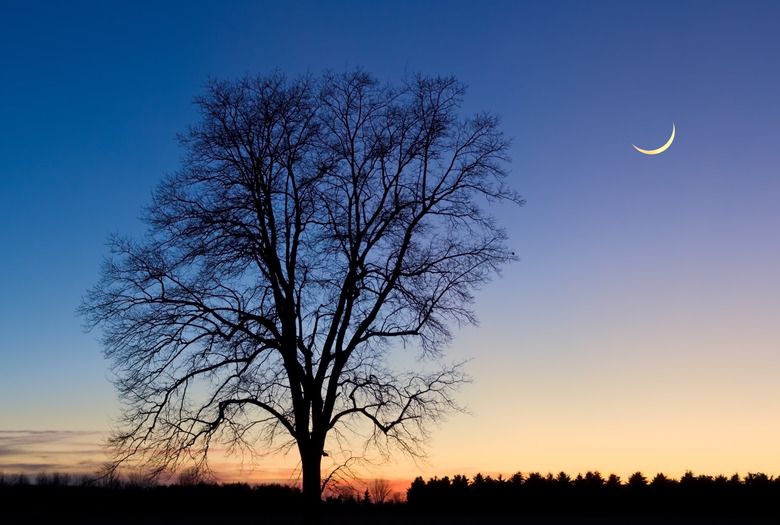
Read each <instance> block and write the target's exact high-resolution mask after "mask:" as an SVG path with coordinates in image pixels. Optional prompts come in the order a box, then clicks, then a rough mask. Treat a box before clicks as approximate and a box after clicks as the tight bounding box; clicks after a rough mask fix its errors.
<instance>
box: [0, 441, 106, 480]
mask: <svg viewBox="0 0 780 525" xmlns="http://www.w3.org/2000/svg"><path fill="white" fill-rule="evenodd" d="M103 438H104V433H103V432H97V431H89V430H0V471H5V472H21V473H26V474H30V473H37V472H43V471H47V472H71V473H77V472H78V473H86V472H93V471H95V470H96V469H97V468H99V466H100V465H101V464H102V463H103V460H104V451H103V448H102V447H101V446H100V444H101V442H102V441H103Z"/></svg>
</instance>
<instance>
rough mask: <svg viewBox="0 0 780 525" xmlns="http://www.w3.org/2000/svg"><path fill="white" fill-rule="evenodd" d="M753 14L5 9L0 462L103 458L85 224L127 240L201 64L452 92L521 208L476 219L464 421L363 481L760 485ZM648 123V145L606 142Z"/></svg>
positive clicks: (61, 463) (0, 72)
mask: <svg viewBox="0 0 780 525" xmlns="http://www.w3.org/2000/svg"><path fill="white" fill-rule="evenodd" d="M778 22H780V3H777V2H722V1H706V2H696V1H689V2H652V3H645V2H626V1H618V2H575V1H569V2H553V1H544V2H520V1H512V2H509V1H507V2H458V1H450V2H444V1H437V2H434V1H428V2H425V1H423V2H419V1H418V2H386V3H379V2H357V1H355V2H242V1H230V2H207V1H197V2H190V1H186V2H184V1H182V2H144V1H132V2H102V1H101V2H85V1H74V2H55V1H51V2H35V1H29V2H14V3H10V2H5V3H3V4H2V6H1V7H0V49H2V52H0V224H2V226H1V229H0V313H2V315H0V400H2V401H0V470H2V471H6V472H17V471H28V472H29V471H35V470H40V469H45V470H48V471H52V470H71V471H76V470H82V471H83V470H89V469H91V468H93V467H94V466H95V465H97V464H99V462H100V461H101V456H100V452H99V450H100V449H99V446H98V444H99V442H100V438H101V435H102V434H103V433H104V432H105V431H107V430H108V428H109V422H110V418H111V417H112V415H113V414H115V413H116V410H117V407H118V404H117V402H116V400H115V394H114V391H113V388H112V386H111V385H110V383H109V382H108V380H107V377H108V369H107V365H106V362H104V361H103V359H102V356H101V353H100V348H99V346H98V344H97V342H96V339H97V335H98V334H95V333H91V334H85V333H83V331H82V328H81V320H80V319H79V318H77V317H76V315H75V313H74V310H75V308H76V307H77V306H78V303H79V301H80V298H81V296H82V294H83V293H84V292H85V291H86V290H87V289H88V288H89V287H91V286H92V285H93V284H94V283H95V282H96V280H97V277H98V268H99V265H100V262H101V260H102V258H103V257H104V256H106V255H107V248H106V245H105V239H106V237H107V234H108V233H110V232H122V233H128V234H136V233H139V232H141V231H142V229H143V226H142V224H141V223H140V222H139V221H138V219H137V217H138V215H139V214H140V210H141V207H142V206H143V205H144V204H146V203H147V202H148V201H149V198H150V195H151V192H152V189H153V188H154V187H155V186H156V184H157V182H158V181H159V180H160V178H161V176H162V175H163V174H165V173H169V172H171V171H174V170H176V169H177V167H178V159H179V156H180V155H181V153H182V152H181V150H180V149H179V147H178V145H177V143H176V141H175V134H176V133H177V132H180V131H183V130H184V128H185V127H186V126H187V125H188V124H189V123H192V122H194V121H195V119H196V118H197V115H196V112H195V110H194V107H193V106H192V105H191V103H190V102H191V100H192V97H193V96H194V95H196V94H197V93H199V92H200V90H201V87H202V86H203V84H204V82H205V80H206V78H207V77H208V76H213V77H217V78H234V77H237V76H241V75H243V74H245V73H267V72H269V71H271V70H272V69H273V68H280V69H281V70H282V71H284V72H286V73H288V74H290V75H296V74H298V73H305V72H307V71H309V72H312V73H314V74H319V73H320V72H322V71H323V70H324V69H333V70H337V71H343V70H345V69H352V68H354V67H356V66H362V67H364V68H365V69H366V70H368V71H370V72H372V73H373V74H374V75H376V76H377V77H378V78H380V79H382V80H388V81H397V80H399V79H400V78H401V77H402V76H403V75H404V73H405V72H418V71H419V72H422V73H424V74H428V75H436V74H442V75H455V76H456V77H458V78H459V79H460V80H461V81H463V82H464V83H466V84H467V85H468V86H469V91H468V93H467V96H466V103H465V109H466V110H467V111H477V110H483V109H486V110H491V111H494V112H497V113H499V114H500V115H502V117H503V129H504V130H505V132H506V133H507V134H508V135H509V136H511V137H513V138H514V143H513V146H512V148H511V155H512V157H513V163H512V166H511V169H512V174H511V182H512V185H513V186H514V187H515V188H516V189H518V190H519V191H520V192H521V193H522V194H523V195H524V197H525V198H526V199H527V201H528V202H527V205H526V206H525V207H524V208H522V209H515V208H508V207H507V208H497V209H495V210H494V211H495V213H496V214H497V215H498V216H499V218H500V219H501V221H502V223H503V224H504V225H505V226H506V228H507V230H508V233H509V235H510V239H511V244H512V246H513V248H514V250H515V251H516V252H517V253H518V255H519V256H520V257H521V259H522V261H521V262H519V263H517V264H514V265H512V266H510V267H508V268H507V269H506V270H505V271H504V273H503V277H502V278H501V279H500V280H497V281H495V282H494V283H492V284H491V285H490V286H488V287H487V288H486V289H484V290H483V291H482V292H481V293H479V295H478V300H477V305H476V309H477V313H478V315H479V317H480V319H481V324H480V326H479V327H478V328H468V329H464V330H462V331H461V332H459V334H458V336H457V338H456V341H455V343H454V345H453V346H452V348H451V349H450V355H451V356H452V357H453V358H462V357H470V358H473V361H472V363H471V365H470V368H469V371H470V373H471V374H472V375H473V377H474V380H475V381H474V383H472V384H471V385H469V386H467V387H466V388H464V390H463V392H462V395H461V401H462V402H464V403H465V404H467V405H468V406H469V408H470V410H471V415H457V416H453V417H452V418H450V419H449V420H448V421H447V422H445V423H443V424H442V425H441V426H440V427H439V428H438V429H437V430H435V431H434V438H433V441H432V443H431V449H430V450H431V455H430V459H429V463H428V464H427V465H413V464H411V463H410V462H408V461H406V460H404V459H403V458H399V459H398V461H397V462H390V463H388V464H387V465H385V466H382V467H377V468H376V469H375V470H373V471H371V472H368V473H366V474H365V475H366V476H368V477H385V478H394V479H396V478H397V479H406V480H411V479H412V478H414V477H415V476H417V475H423V476H425V477H428V476H433V475H439V476H443V475H452V474H455V473H463V474H467V475H473V474H475V473H476V472H478V471H481V472H483V473H503V474H504V475H510V474H512V473H514V472H516V471H523V472H528V471H541V472H543V473H546V472H548V471H553V472H558V471H561V470H564V471H566V472H569V473H571V474H576V473H578V472H583V473H584V472H585V471H587V470H599V471H601V472H602V473H604V474H607V473H610V472H614V473H617V474H620V475H621V476H623V479H626V477H627V476H628V475H629V474H630V473H631V472H634V471H636V470H641V471H642V472H645V473H646V474H654V473H656V472H664V473H666V474H668V475H673V476H675V477H677V476H679V475H681V474H682V473H684V472H685V470H688V469H691V470H693V471H694V472H696V473H706V474H719V473H724V474H732V473H735V472H738V473H742V474H745V473H747V472H756V471H762V472H765V473H769V474H774V475H780V447H778V440H779V439H780V438H779V437H778V436H780V394H779V393H778V392H779V391H778V381H777V377H778V371H780V234H779V233H778V227H779V226H780V204H779V203H780V170H778V146H777V144H778V142H779V140H780V131H779V130H780V127H779V124H778V123H780V96H778V93H780V33H778V31H777V27H778ZM673 123H674V125H675V126H676V130H677V134H676V138H675V141H674V143H673V144H672V146H671V147H670V148H669V149H668V150H667V151H666V152H664V153H662V154H660V155H655V156H646V155H643V154H641V153H639V152H637V151H636V150H635V149H634V148H633V147H632V146H631V145H632V144H636V145H637V146H639V147H641V148H645V149H652V148H656V147H659V146H661V145H662V144H664V143H665V142H666V140H667V139H668V137H669V135H670V133H671V129H672V124H673ZM296 461H297V460H296V459H295V458H294V457H290V458H287V459H286V460H285V459H284V458H273V459H269V461H268V463H264V464H261V465H259V466H258V470H257V471H256V472H255V473H254V474H253V475H252V476H253V478H252V479H261V478H264V479H271V478H274V479H278V478H284V476H285V475H287V474H286V473H287V472H288V471H287V470H285V469H287V468H290V467H292V466H294V465H295V463H296ZM227 475H228V474H226V476H227ZM230 475H231V477H235V476H236V474H230ZM245 475H248V474H245Z"/></svg>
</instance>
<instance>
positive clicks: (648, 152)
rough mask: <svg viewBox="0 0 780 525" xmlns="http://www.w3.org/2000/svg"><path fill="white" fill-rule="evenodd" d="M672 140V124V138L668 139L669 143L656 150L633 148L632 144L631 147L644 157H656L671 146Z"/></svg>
mask: <svg viewBox="0 0 780 525" xmlns="http://www.w3.org/2000/svg"><path fill="white" fill-rule="evenodd" d="M673 140H674V124H672V136H671V137H669V141H668V142H667V143H666V144H664V145H663V146H661V147H660V148H658V149H640V148H637V147H636V146H634V145H633V144H631V145H632V146H634V147H635V148H636V150H637V151H638V152H640V153H644V154H645V155H658V154H659V153H661V152H663V151H666V148H668V147H669V146H671V145H672V141H673Z"/></svg>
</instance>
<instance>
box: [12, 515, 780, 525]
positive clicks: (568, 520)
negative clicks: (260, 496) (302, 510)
mask: <svg viewBox="0 0 780 525" xmlns="http://www.w3.org/2000/svg"><path fill="white" fill-rule="evenodd" d="M0 523H3V524H8V525H17V524H19V525H104V524H105V525H214V524H218V525H299V524H302V523H303V522H302V520H301V518H300V516H297V515H289V514H280V515H273V516H201V517H197V516H180V517H173V516H162V517H152V516H132V517H110V518H109V517H101V518H40V519H36V518H30V517H27V518H18V519H14V518H10V521H6V520H5V519H3V518H1V517H0ZM322 523H323V525H359V524H363V523H370V524H371V525H472V524H473V525H770V524H772V525H775V524H780V520H778V519H771V518H673V517H615V516H610V517H603V518H599V517H553V516H549V517H546V516H532V517H527V516H433V515H394V516H392V515H388V516H383V515H377V514H365V515H361V514H350V515H337V514H333V515H327V516H324V517H323V521H322Z"/></svg>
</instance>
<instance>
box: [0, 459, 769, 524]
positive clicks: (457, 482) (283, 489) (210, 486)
mask: <svg viewBox="0 0 780 525" xmlns="http://www.w3.org/2000/svg"><path fill="white" fill-rule="evenodd" d="M0 500H2V501H3V502H4V503H3V508H2V509H0V521H2V520H3V519H4V518H7V517H11V518H14V517H25V516H50V517H77V516H91V517H96V518H99V517H106V516H116V515H123V516H187V515H198V516H204V515H205V516H214V517H218V516H222V517H223V516H225V515H242V516H245V515H250V514H251V515H279V514H282V515H287V514H292V515H294V514H296V513H297V512H299V511H300V510H301V509H302V508H303V505H304V503H305V502H304V499H303V496H302V492H301V489H300V487H298V486H294V485H281V484H266V485H254V486H253V485H249V484H247V483H221V484H218V483H213V482H212V483H210V482H206V481H204V480H202V479H198V478H196V477H193V476H188V475H185V476H181V477H180V478H179V479H178V480H177V482H176V483H170V484H160V483H158V482H157V481H156V480H152V479H150V478H145V477H142V476H135V477H134V476H125V477H122V478H119V477H117V478H102V479H100V478H95V477H94V476H87V475H84V476H73V475H68V474H59V473H53V474H46V473H41V474H37V475H35V476H33V477H28V476H25V475H22V474H14V475H7V474H3V473H2V472H0ZM236 501H241V502H242V504H241V506H240V507H236V506H235V502H236ZM778 501H780V478H775V477H773V476H770V475H766V474H763V473H760V472H759V473H749V474H747V475H745V476H744V477H740V476H739V475H737V474H734V475H732V476H724V475H718V476H709V475H694V474H693V473H692V472H686V473H685V474H684V475H683V476H682V477H680V478H679V479H675V478H672V477H669V476H666V475H664V474H660V473H659V474H656V475H655V476H654V477H652V478H650V477H647V476H645V475H644V474H642V473H641V472H636V473H634V474H632V475H631V476H629V477H628V478H627V479H626V480H625V481H623V480H622V479H621V478H620V477H619V476H617V475H614V474H610V475H609V476H603V475H601V474H600V473H599V472H596V471H592V472H587V473H585V474H584V475H582V474H579V475H577V476H576V477H572V476H570V475H568V474H566V473H565V472H561V473H559V474H557V475H553V474H546V475H542V474H540V473H538V472H533V473H530V474H523V473H516V474H514V475H513V476H511V477H508V478H504V477H502V476H497V477H492V476H489V475H488V476H484V475H482V474H477V475H476V476H474V477H473V478H468V477H467V476H464V475H455V476H453V477H452V478H450V477H448V476H445V477H443V478H438V477H434V478H430V479H428V481H425V480H424V479H423V478H422V477H417V478H416V479H415V480H414V481H413V482H412V483H411V485H410V486H409V488H408V489H407V491H406V501H405V502H404V501H402V500H401V499H400V498H398V497H396V495H393V494H391V492H390V490H389V485H388V484H387V483H386V482H383V480H376V481H375V482H374V483H373V484H371V483H370V484H369V485H368V488H367V489H366V490H365V491H362V492H361V491H360V490H357V489H354V488H353V489H352V490H345V491H335V492H332V493H330V494H329V495H326V496H325V497H324V501H323V504H324V509H323V510H325V511H326V512H328V511H332V512H337V513H340V514H343V513H356V512H357V513H364V514H375V513H382V514H387V513H392V514H421V513H422V514H438V515H442V514H443V515H447V514H473V515H486V514H511V515H570V516H610V515H611V516H620V515H623V516H698V517H702V516H721V517H770V516H771V517H777V516H778V515H780V512H779V511H778V508H777V502H778Z"/></svg>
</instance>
